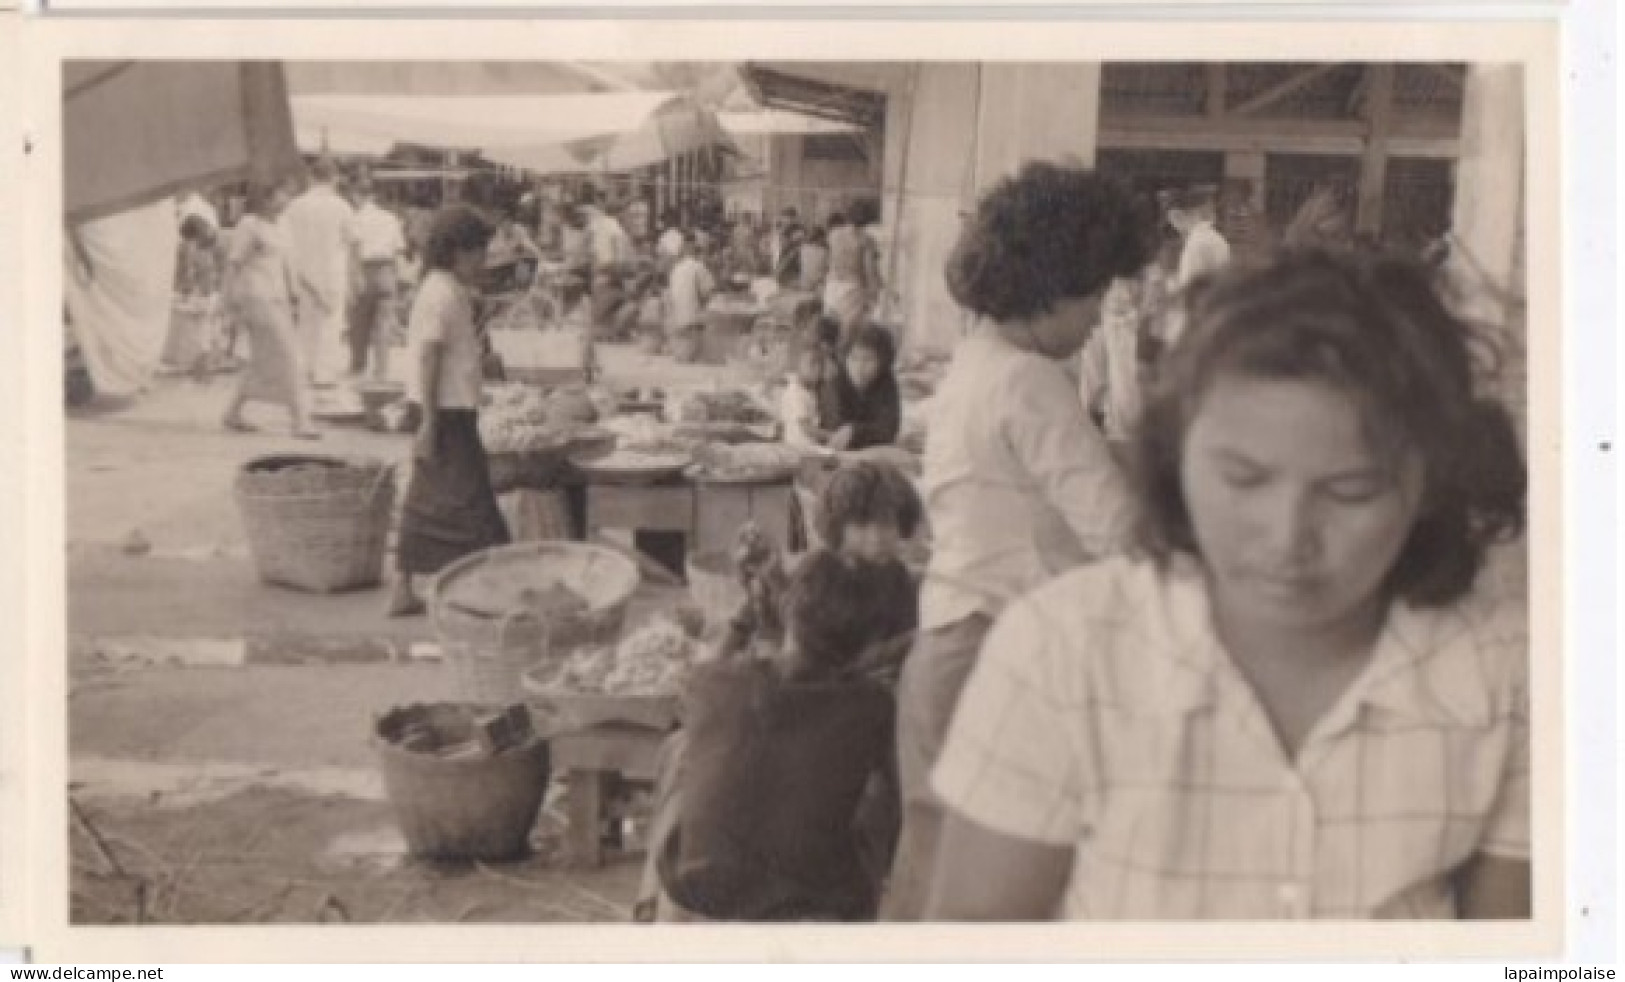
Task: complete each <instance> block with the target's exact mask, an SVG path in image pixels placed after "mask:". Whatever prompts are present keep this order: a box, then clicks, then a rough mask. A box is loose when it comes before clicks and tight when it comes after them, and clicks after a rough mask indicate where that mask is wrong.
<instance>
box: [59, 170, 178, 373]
mask: <svg viewBox="0 0 1625 982" xmlns="http://www.w3.org/2000/svg"><path fill="white" fill-rule="evenodd" d="M179 246H180V231H179V229H178V228H177V223H176V221H175V205H174V203H173V202H171V201H170V200H168V199H167V198H166V199H163V200H159V201H155V202H152V203H149V204H147V205H144V206H142V207H139V208H133V209H130V210H127V211H123V212H120V213H119V214H116V215H109V216H107V217H103V218H94V219H91V220H89V221H87V222H83V223H81V224H79V225H78V226H76V227H74V228H72V229H70V230H69V232H68V240H67V255H66V256H65V257H64V276H63V289H64V293H65V294H66V296H65V299H66V301H67V307H68V317H69V319H70V320H71V322H72V329H73V336H74V339H75V340H76V341H78V343H79V351H80V353H81V354H82V355H83V357H84V361H85V366H86V368H88V369H89V371H90V378H91V381H92V382H93V383H94V384H95V386H96V391H97V392H99V393H101V394H103V395H109V396H130V395H135V394H136V393H138V392H140V391H142V390H143V389H145V388H146V386H147V383H148V382H149V381H150V380H151V378H152V373H153V370H154V369H156V368H157V367H158V360H159V358H160V357H161V356H162V354H163V350H164V340H165V338H166V337H167V335H168V333H169V324H170V317H171V314H172V313H173V305H174V299H175V298H174V283H175V261H176V256H177V253H178V250H179Z"/></svg>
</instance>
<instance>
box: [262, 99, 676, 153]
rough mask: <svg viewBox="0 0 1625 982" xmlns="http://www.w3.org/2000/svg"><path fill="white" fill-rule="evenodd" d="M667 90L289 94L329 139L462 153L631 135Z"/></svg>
mask: <svg viewBox="0 0 1625 982" xmlns="http://www.w3.org/2000/svg"><path fill="white" fill-rule="evenodd" d="M674 97H675V96H674V94H673V93H671V92H601V93H576V94H568V95H494V96H492V95H485V96H414V95H405V96H380V95H295V96H294V97H293V112H294V119H295V120H296V121H297V123H298V125H299V127H300V128H301V129H303V130H306V131H310V132H318V133H319V132H321V131H323V130H325V131H326V132H327V133H328V134H329V137H330V138H331V137H332V136H333V135H334V134H343V135H344V137H343V138H344V139H350V140H354V139H370V140H385V139H387V140H390V141H393V142H395V143H410V144H415V145H418V146H429V147H447V148H456V149H466V150H480V151H493V150H513V149H526V148H528V149H535V148H539V147H554V146H558V145H559V144H563V143H570V142H574V141H576V140H583V139H590V138H593V137H603V136H607V135H616V134H621V133H629V132H632V131H634V130H636V129H637V128H638V127H639V126H641V125H643V123H644V122H645V121H646V120H647V119H648V118H649V117H650V116H651V115H652V114H653V113H654V112H655V111H656V110H658V109H659V108H660V107H661V106H663V105H665V104H666V103H668V102H670V101H671V100H672V99H673V98H674Z"/></svg>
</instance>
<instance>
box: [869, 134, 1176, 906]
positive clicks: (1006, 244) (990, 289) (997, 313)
mask: <svg viewBox="0 0 1625 982" xmlns="http://www.w3.org/2000/svg"><path fill="white" fill-rule="evenodd" d="M1155 221H1156V219H1155V215H1154V212H1153V211H1152V210H1151V209H1150V208H1149V206H1148V203H1147V202H1146V201H1145V200H1144V199H1143V198H1142V197H1141V196H1140V195H1138V194H1137V193H1136V192H1135V191H1134V190H1133V189H1131V188H1130V187H1128V186H1127V185H1125V184H1121V183H1118V182H1116V181H1113V180H1111V179H1108V178H1105V177H1102V176H1100V175H1098V174H1094V173H1091V172H1089V171H1086V170H1083V169H1082V168H1078V167H1071V166H1063V165H1059V164H1051V163H1029V164H1027V165H1026V166H1024V167H1023V168H1022V169H1021V171H1020V172H1019V173H1018V174H1016V175H1015V176H1013V177H1010V178H1007V179H1005V180H1004V181H1002V182H1000V183H999V184H998V185H996V186H995V187H994V188H992V189H991V190H990V191H989V192H988V193H987V194H986V195H985V196H984V197H983V198H982V200H981V202H980V203H979V204H978V206H977V208H976V211H975V213H974V214H973V215H971V216H970V218H969V220H968V221H967V223H966V225H965V227H964V229H963V231H962V232H961V233H960V238H959V242H958V243H957V244H956V246H955V247H954V250H953V252H952V254H951V256H950V258H949V260H948V266H947V280H948V289H949V291H950V293H952V295H953V296H954V299H955V300H957V301H958V303H959V304H960V306H962V307H964V308H965V309H967V310H969V311H970V312H971V313H973V314H975V315H976V317H977V320H978V323H977V326H976V329H975V330H974V332H973V333H971V334H970V335H969V336H967V337H966V338H964V339H963V340H962V341H960V343H959V344H958V346H957V347H956V348H955V351H954V356H953V361H952V363H951V364H950V366H949V368H948V372H947V374H946V376H945V377H944V379H943V381H942V384H941V385H940V386H939V388H938V390H937V394H936V398H935V401H934V408H933V416H932V422H931V428H930V433H929V435H928V436H927V439H926V446H925V460H924V478H923V481H922V484H923V490H924V496H925V505H926V513H927V515H928V518H929V522H930V526H931V531H932V555H931V562H930V566H929V568H928V569H927V570H926V574H925V581H924V584H923V585H922V587H921V594H920V638H919V641H918V643H917V644H916V646H915V648H914V651H913V652H912V653H911V654H910V655H909V658H908V660H907V662H906V663H905V664H904V667H903V677H902V683H901V686H900V688H899V691H898V747H897V751H898V766H899V769H900V774H901V779H902V786H903V807H904V830H903V837H902V842H901V844H900V845H899V847H898V857H897V864H898V865H897V867H896V869H895V870H894V873H893V878H892V879H893V882H892V886H891V890H890V893H889V895H888V898H887V908H888V915H889V916H891V917H894V918H897V919H902V920H908V919H912V918H913V917H914V916H916V915H917V914H918V912H919V910H920V907H921V905H922V903H923V901H924V888H925V885H926V881H925V876H926V874H927V873H928V871H929V866H930V862H931V858H932V856H934V855H935V851H936V838H937V830H938V828H939V826H940V822H941V809H940V806H939V805H938V804H937V802H936V801H935V799H934V798H933V796H932V794H931V792H930V788H929V786H928V784H927V775H928V774H929V772H930V768H931V765H932V763H933V762H934V761H935V759H936V755H937V752H938V749H939V748H940V746H941V741H942V737H943V734H944V733H945V732H946V731H947V729H948V724H949V721H950V720H951V719H952V718H953V714H954V707H955V705H956V704H957V702H958V699H959V690H960V688H961V687H962V686H963V685H964V680H965V677H966V676H967V675H968V674H969V673H970V670H971V666H972V665H973V664H974V663H975V660H976V657H977V652H978V651H979V650H980V649H981V642H982V639H983V637H984V636H985V635H986V633H987V631H988V629H989V628H990V627H991V626H992V624H993V620H994V618H996V617H997V616H998V615H999V613H1000V611H1001V610H1002V609H1003V607H1004V605H1005V604H1006V603H1007V602H1009V601H1010V600H1012V599H1014V598H1015V597H1017V596H1020V595H1021V594H1023V593H1025V592H1027V591H1028V590H1031V589H1033V588H1034V587H1037V586H1038V585H1039V584H1041V583H1043V582H1044V581H1045V580H1048V579H1049V578H1051V577H1053V576H1057V575H1059V574H1061V573H1063V572H1066V571H1067V570H1070V569H1072V568H1074V567H1077V566H1079V565H1081V564H1083V563H1086V562H1089V561H1091V560H1098V559H1102V558H1104V557H1106V556H1110V555H1113V554H1115V553H1117V552H1119V551H1121V550H1122V549H1123V548H1124V547H1125V545H1126V544H1127V543H1128V541H1129V537H1130V534H1131V532H1132V529H1133V524H1134V517H1135V507H1134V499H1133V496H1132V495H1131V494H1130V492H1129V488H1128V484H1127V481H1126V480H1125V478H1124V475H1123V474H1122V472H1121V470H1120V469H1119V466H1118V464H1117V463H1116V462H1115V460H1114V459H1113V457H1112V453H1111V450H1110V448H1109V447H1108V445H1107V443H1106V440H1105V438H1104V437H1103V436H1102V435H1101V433H1100V431H1099V430H1098V429H1097V428H1096V427H1095V425H1094V424H1093V422H1091V420H1090V419H1089V417H1088V415H1087V413H1086V412H1085V410H1084V407H1083V404H1082V402H1081V400H1080V399H1079V398H1078V390H1077V385H1076V383H1075V382H1074V381H1073V380H1072V378H1071V377H1070V376H1069V375H1068V373H1067V372H1066V370H1065V369H1064V368H1063V366H1062V363H1063V362H1065V361H1068V360H1070V359H1071V358H1072V357H1073V356H1074V355H1076V354H1077V353H1078V351H1079V350H1080V349H1081V348H1082V347H1083V345H1084V343H1085V342H1086V341H1087V340H1088V338H1089V335H1090V333H1091V332H1092V331H1093V330H1094V329H1095V325H1096V323H1097V321H1098V318H1099V311H1100V305H1101V297H1102V295H1103V294H1104V293H1105V292H1106V289H1107V287H1108V286H1109V285H1110V283H1111V282H1112V280H1113V279H1114V278H1117V277H1122V276H1131V275H1133V274H1134V273H1136V272H1137V271H1138V270H1139V269H1140V268H1141V267H1143V266H1144V265H1145V264H1146V262H1147V261H1148V259H1149V251H1150V245H1149V243H1148V241H1147V240H1148V236H1149V234H1150V231H1151V229H1152V228H1154V226H1155Z"/></svg>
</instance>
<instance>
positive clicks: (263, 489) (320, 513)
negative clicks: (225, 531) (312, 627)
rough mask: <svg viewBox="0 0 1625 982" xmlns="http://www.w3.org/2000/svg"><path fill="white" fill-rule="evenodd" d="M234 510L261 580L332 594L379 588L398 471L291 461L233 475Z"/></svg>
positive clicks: (256, 465)
mask: <svg viewBox="0 0 1625 982" xmlns="http://www.w3.org/2000/svg"><path fill="white" fill-rule="evenodd" d="M235 494H236V498H237V507H238V510H239V512H240V513H241V514H242V519H243V527H244V530H245V532H246V533H247V535H248V544H249V548H250V550H251V552H252V553H253V556H254V563H255V565H256V567H257V568H258V569H259V574H260V579H261V580H263V581H265V582H266V583H273V584H276V585H278V586H286V587H292V588H294V589H297V590H308V591H310V592H312V593H336V592H338V591H341V590H357V589H362V588H365V587H372V586H377V585H378V583H379V581H380V580H381V579H382V578H383V567H384V552H385V549H386V546H387V543H388V539H389V524H390V519H391V516H392V513H393V511H394V506H395V471H394V467H393V466H392V465H388V464H385V463H383V462H381V461H376V460H343V459H340V458H338V457H321V456H296V455H289V454H281V455H274V456H268V457H257V458H255V459H253V460H251V461H249V462H248V463H247V464H245V465H243V467H242V469H241V470H240V471H238V473H237V482H236V488H235Z"/></svg>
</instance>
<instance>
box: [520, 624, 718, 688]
mask: <svg viewBox="0 0 1625 982" xmlns="http://www.w3.org/2000/svg"><path fill="white" fill-rule="evenodd" d="M698 654H699V648H698V646H697V645H696V644H695V643H694V641H693V639H692V638H691V637H690V636H689V633H688V632H687V631H686V630H684V628H683V627H682V626H680V625H678V624H677V623H676V622H675V621H673V620H671V619H668V618H657V619H655V620H654V621H652V622H650V623H649V624H648V625H646V626H645V627H643V628H642V629H640V630H638V631H637V632H635V633H633V634H631V635H630V636H628V637H627V638H626V639H625V640H623V641H622V642H621V643H620V644H619V645H617V646H614V647H611V646H608V645H594V646H591V647H587V648H582V649H580V650H579V651H576V652H575V653H574V654H572V655H570V657H569V658H567V659H565V661H564V664H563V666H562V667H561V668H560V671H559V674H558V675H557V676H556V677H555V679H554V681H553V684H552V685H551V686H550V687H551V688H552V689H554V690H555V691H558V692H561V693H580V694H589V695H610V696H668V695H673V694H675V693H676V692H677V689H678V687H679V686H680V685H681V684H682V680H683V677H684V675H685V674H686V673H687V671H688V670H689V668H690V667H692V666H693V664H694V662H695V660H696V658H697V657H698Z"/></svg>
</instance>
